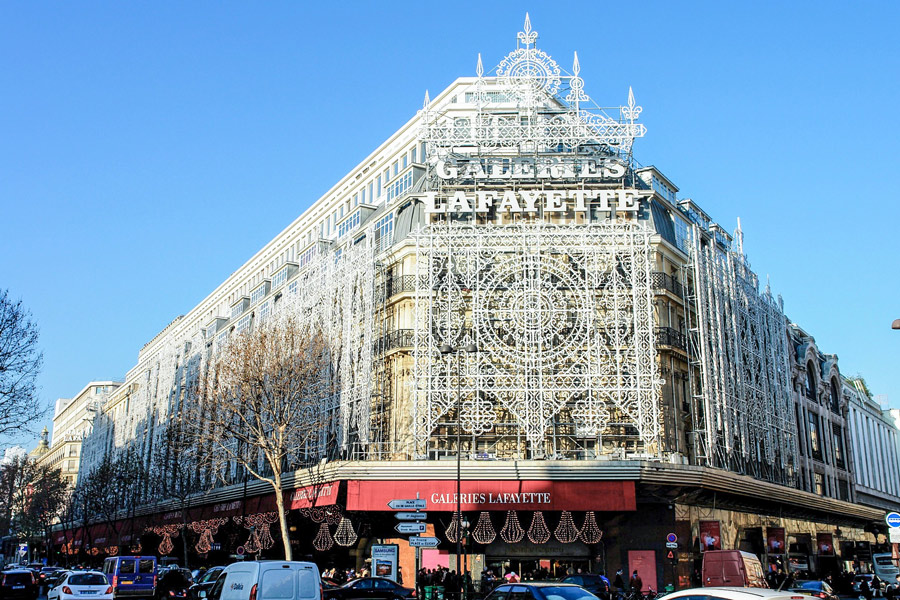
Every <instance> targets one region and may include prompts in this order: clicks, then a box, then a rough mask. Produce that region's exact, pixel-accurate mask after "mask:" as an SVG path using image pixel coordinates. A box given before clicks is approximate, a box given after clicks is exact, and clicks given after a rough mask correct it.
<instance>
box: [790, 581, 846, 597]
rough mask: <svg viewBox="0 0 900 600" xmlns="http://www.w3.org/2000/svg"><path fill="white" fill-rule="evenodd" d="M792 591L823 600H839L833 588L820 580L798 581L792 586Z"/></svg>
mask: <svg viewBox="0 0 900 600" xmlns="http://www.w3.org/2000/svg"><path fill="white" fill-rule="evenodd" d="M790 591H792V592H800V593H801V594H804V595H807V596H815V597H816V598H821V599H822V600H838V595H837V594H836V593H835V592H834V590H833V589H832V588H831V586H830V585H828V584H827V583H826V582H824V581H819V580H797V581H795V582H794V585H792V586H791V589H790Z"/></svg>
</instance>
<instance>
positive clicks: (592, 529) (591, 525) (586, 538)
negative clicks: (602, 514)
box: [578, 510, 603, 544]
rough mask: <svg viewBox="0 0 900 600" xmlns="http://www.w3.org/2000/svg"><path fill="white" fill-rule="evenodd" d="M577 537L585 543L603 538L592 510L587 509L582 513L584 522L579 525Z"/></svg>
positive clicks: (593, 542)
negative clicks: (579, 529) (579, 530)
mask: <svg viewBox="0 0 900 600" xmlns="http://www.w3.org/2000/svg"><path fill="white" fill-rule="evenodd" d="M578 537H579V538H581V541H582V542H584V543H585V544H596V543H597V542H599V541H600V540H601V539H603V532H602V531H600V527H599V526H598V525H597V517H596V516H594V511H592V510H589V511H588V512H587V513H586V514H585V515H584V524H583V525H582V526H581V532H580V533H579V534H578Z"/></svg>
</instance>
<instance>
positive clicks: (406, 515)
mask: <svg viewBox="0 0 900 600" xmlns="http://www.w3.org/2000/svg"><path fill="white" fill-rule="evenodd" d="M394 517H395V518H397V519H398V520H400V521H424V520H425V519H426V518H427V517H428V513H423V512H398V513H394Z"/></svg>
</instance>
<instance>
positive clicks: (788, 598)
mask: <svg viewBox="0 0 900 600" xmlns="http://www.w3.org/2000/svg"><path fill="white" fill-rule="evenodd" d="M664 597H665V599H666V600H678V599H679V598H716V599H718V600H808V599H809V596H806V595H804V594H798V593H797V592H791V591H788V590H770V589H768V588H751V587H702V588H690V589H686V590H679V591H677V592H672V593H671V594H666V595H665V596H664Z"/></svg>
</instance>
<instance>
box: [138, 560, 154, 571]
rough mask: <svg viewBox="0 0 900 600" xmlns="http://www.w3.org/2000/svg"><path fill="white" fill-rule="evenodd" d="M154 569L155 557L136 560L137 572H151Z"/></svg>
mask: <svg viewBox="0 0 900 600" xmlns="http://www.w3.org/2000/svg"><path fill="white" fill-rule="evenodd" d="M155 570H156V560H155V559H147V558H144V559H141V560H140V561H139V562H138V573H152V572H153V571H155Z"/></svg>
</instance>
